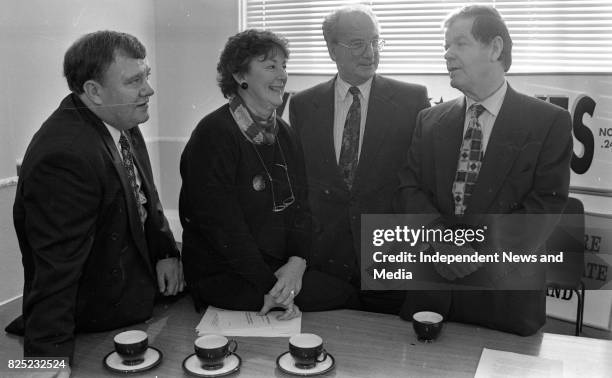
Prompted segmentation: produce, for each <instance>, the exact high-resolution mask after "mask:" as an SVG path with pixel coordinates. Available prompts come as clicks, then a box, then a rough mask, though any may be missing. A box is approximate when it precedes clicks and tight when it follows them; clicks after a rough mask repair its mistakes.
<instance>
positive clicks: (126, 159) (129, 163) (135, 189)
mask: <svg viewBox="0 0 612 378" xmlns="http://www.w3.org/2000/svg"><path fill="white" fill-rule="evenodd" d="M119 145H120V146H121V156H122V157H123V167H124V168H125V172H126V173H127V175H128V179H129V180H130V185H131V186H132V193H133V194H134V198H135V200H136V204H137V205H138V215H139V216H140V222H141V223H142V224H143V225H144V222H145V220H146V219H147V210H146V209H145V207H144V205H145V203H147V197H145V195H144V193H143V191H142V189H141V188H140V185H138V182H137V181H136V170H135V169H134V156H133V155H132V149H131V147H130V144H129V143H128V140H127V138H126V137H125V134H123V133H121V137H120V138H119Z"/></svg>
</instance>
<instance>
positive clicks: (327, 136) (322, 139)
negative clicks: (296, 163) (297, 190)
mask: <svg viewBox="0 0 612 378" xmlns="http://www.w3.org/2000/svg"><path fill="white" fill-rule="evenodd" d="M335 80H336V79H335V78H334V79H332V80H330V81H328V82H327V83H326V85H325V86H324V87H323V88H322V91H321V96H317V98H316V99H315V101H314V102H313V114H312V118H313V122H312V123H311V124H312V128H311V133H312V134H311V138H312V140H313V141H316V144H319V149H317V150H318V152H319V153H318V154H317V157H316V159H317V160H318V164H317V166H318V169H319V172H321V173H322V174H321V175H320V176H323V177H328V178H329V179H330V182H331V183H332V184H333V185H334V186H336V187H342V188H346V189H347V190H348V188H347V187H346V184H345V183H344V180H343V179H342V175H341V172H340V169H339V168H338V162H337V161H336V149H335V147H334V104H335V93H334V91H335Z"/></svg>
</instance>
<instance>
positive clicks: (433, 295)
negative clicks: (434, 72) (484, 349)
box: [396, 5, 572, 335]
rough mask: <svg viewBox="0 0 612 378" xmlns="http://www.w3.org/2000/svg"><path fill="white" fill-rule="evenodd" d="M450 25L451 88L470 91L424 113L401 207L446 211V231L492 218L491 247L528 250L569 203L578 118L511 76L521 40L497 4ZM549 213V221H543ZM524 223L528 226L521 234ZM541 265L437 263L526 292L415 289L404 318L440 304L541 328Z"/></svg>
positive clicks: (506, 324) (447, 272) (461, 315)
mask: <svg viewBox="0 0 612 378" xmlns="http://www.w3.org/2000/svg"><path fill="white" fill-rule="evenodd" d="M444 25H445V28H446V30H445V50H446V53H445V54H444V58H445V59H446V65H447V69H448V71H449V74H450V80H451V86H452V87H454V88H457V89H459V90H460V91H461V92H463V94H464V96H462V97H460V98H458V99H455V100H452V101H448V102H445V103H443V104H440V105H437V106H435V107H433V108H431V109H427V110H424V111H422V112H421V113H419V116H418V119H417V127H416V130H415V133H414V136H413V139H412V145H411V147H410V152H409V159H408V164H407V166H406V167H405V169H404V170H402V172H401V178H400V180H401V186H400V190H399V192H398V195H397V197H396V200H397V202H396V205H397V210H399V211H401V212H404V213H413V214H414V213H428V214H434V215H438V216H440V217H441V218H440V219H443V220H440V221H439V222H438V224H437V225H435V226H437V227H441V228H456V227H460V228H461V227H469V226H470V225H471V226H476V225H481V226H482V225H487V226H488V227H489V228H490V231H491V235H493V234H495V235H494V237H492V239H494V240H493V241H492V242H491V243H489V246H491V245H493V246H496V247H497V248H500V247H501V248H503V247H504V246H508V245H512V246H514V247H515V248H517V249H518V250H521V249H522V251H521V252H523V253H525V252H527V248H532V247H534V246H538V245H541V244H542V242H543V241H545V240H546V238H547V236H548V235H549V234H550V230H551V227H550V224H549V223H553V224H554V221H556V220H558V218H559V216H558V214H560V213H561V212H562V211H563V209H564V207H565V205H566V203H567V199H568V191H569V177H570V158H571V156H572V136H571V121H570V116H569V114H568V113H567V111H565V110H563V109H561V108H559V107H557V106H554V105H551V104H549V103H546V102H543V101H540V100H538V99H536V98H533V97H529V96H526V95H524V94H520V93H518V92H516V91H515V90H514V89H513V88H512V87H511V86H510V85H509V84H508V83H507V81H506V79H505V72H507V71H508V69H509V68H510V64H511V62H512V50H511V49H512V40H511V38H510V35H509V33H508V29H507V28H506V25H505V23H504V21H503V19H502V18H501V16H500V15H499V13H498V12H497V10H495V9H494V8H492V7H489V6H480V5H472V6H467V7H464V8H462V9H461V10H459V11H457V12H455V13H452V14H451V15H450V16H449V17H448V18H447V20H446V21H445V24H444ZM533 214H539V215H537V216H534V215H533ZM541 217H544V218H545V219H547V220H546V221H544V222H541V221H540V220H541V219H542V218H541ZM550 218H552V219H553V221H552V222H548V219H550ZM523 221H525V222H527V223H525V224H523ZM530 222H534V223H530ZM547 224H548V227H547ZM466 225H467V226H466ZM538 226H542V227H538ZM517 229H520V230H521V231H522V232H521V234H520V235H519V237H516V235H515V234H514V232H515V231H516V230H517ZM431 244H432V245H430V246H429V247H432V248H433V250H436V251H442V252H443V253H451V254H452V253H459V252H461V251H458V250H457V248H458V247H455V248H453V247H454V246H449V245H444V243H431ZM480 247H482V246H480ZM485 247H486V246H485ZM462 248H464V249H463V250H462V251H464V252H465V251H468V252H469V251H473V250H474V249H473V248H471V247H465V246H464V247H462ZM478 248H479V247H476V249H477V250H478ZM501 251H502V250H497V252H501ZM479 252H483V251H482V250H479ZM537 268H538V267H537V266H535V264H532V265H528V264H523V265H521V264H514V265H511V264H479V263H454V264H450V265H437V266H436V270H437V271H438V272H439V274H440V275H441V276H443V277H444V278H446V279H447V280H449V282H461V280H468V279H470V278H473V277H479V278H480V281H479V282H480V283H483V282H489V283H492V286H491V287H497V288H499V287H502V288H504V287H506V288H518V289H521V290H515V291H512V290H484V291H465V290H452V291H431V292H416V291H415V292H411V295H410V294H409V298H410V299H411V300H407V301H406V303H405V306H404V308H403V309H402V313H401V316H402V317H405V318H411V316H412V314H413V313H414V312H416V311H419V310H423V309H427V310H435V311H438V312H440V313H442V314H443V315H444V316H445V317H446V318H447V319H449V320H454V321H459V322H467V323H475V324H480V325H484V326H486V327H490V328H495V329H500V330H503V331H508V332H513V333H518V334H521V335H529V334H533V333H534V332H536V331H537V330H538V329H539V328H540V327H541V326H542V325H543V324H544V321H545V293H544V290H543V289H544V275H543V270H542V269H537ZM540 268H541V267H540ZM487 280H488V281H487ZM485 286H486V285H485ZM529 289H531V290H529Z"/></svg>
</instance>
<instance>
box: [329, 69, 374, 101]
mask: <svg viewBox="0 0 612 378" xmlns="http://www.w3.org/2000/svg"><path fill="white" fill-rule="evenodd" d="M373 78H374V76H372V77H371V78H369V79H368V80H366V81H365V82H363V83H361V84H359V85H357V88H359V92H361V95H362V96H363V98H364V99H368V98H369V97H370V89H372V79H373ZM350 87H352V85H350V84H349V83H347V82H346V81H344V80H342V78H341V77H340V75H337V76H336V95H338V96H339V98H340V99H342V100H344V99H345V98H346V96H352V95H351V94H350V93H349V88H350Z"/></svg>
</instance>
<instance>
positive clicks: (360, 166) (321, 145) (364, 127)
mask: <svg viewBox="0 0 612 378" xmlns="http://www.w3.org/2000/svg"><path fill="white" fill-rule="evenodd" d="M379 33H380V32H379V26H378V21H377V19H376V17H375V16H374V14H373V13H372V11H371V10H370V9H369V8H367V7H365V6H358V5H357V6H347V7H343V8H339V9H337V10H335V11H333V12H332V13H331V14H329V15H328V16H327V17H326V18H325V20H324V22H323V36H324V38H325V41H326V43H327V49H328V51H329V55H330V57H331V59H332V60H333V61H334V62H335V63H336V67H337V69H338V74H337V75H336V76H335V77H334V78H333V79H331V80H329V81H327V82H324V83H322V84H319V85H316V86H314V87H312V88H310V89H307V90H305V91H303V92H300V93H298V94H296V95H294V96H293V98H292V99H291V102H290V105H289V107H290V109H289V113H290V121H291V125H292V127H294V128H295V129H296V130H297V131H298V134H299V137H300V139H301V143H302V146H303V150H304V157H305V162H306V174H307V176H308V185H309V193H308V194H309V203H310V207H311V211H312V213H313V216H314V232H313V234H314V236H313V246H312V261H309V265H312V266H313V267H315V269H318V270H321V271H323V272H326V273H329V274H331V275H334V276H336V277H339V278H340V279H342V280H344V281H346V282H350V283H351V284H352V285H353V286H354V287H356V288H357V289H360V287H361V285H360V269H359V260H360V257H359V254H360V227H361V226H360V223H361V219H360V218H361V214H368V213H389V212H391V210H392V208H391V205H392V203H391V202H392V201H391V199H392V194H393V192H394V191H395V189H396V188H397V185H398V184H399V181H398V176H397V172H398V171H399V169H400V168H401V166H402V164H403V162H404V161H405V157H406V148H407V146H409V145H410V139H411V136H412V132H413V130H414V121H415V119H416V115H417V114H418V112H419V111H420V110H421V109H423V108H426V107H428V106H429V102H428V98H427V90H426V88H425V87H423V86H420V85H415V84H408V83H403V82H400V81H396V80H392V79H389V78H385V77H383V76H380V75H377V74H376V69H377V68H378V62H379V52H380V50H381V49H382V48H383V46H384V40H382V39H381V38H380V35H379ZM361 300H362V302H363V308H364V309H366V310H371V311H381V312H387V313H395V314H397V313H398V312H399V305H400V304H401V302H402V301H403V293H402V292H382V291H381V292H369V291H362V292H361Z"/></svg>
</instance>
